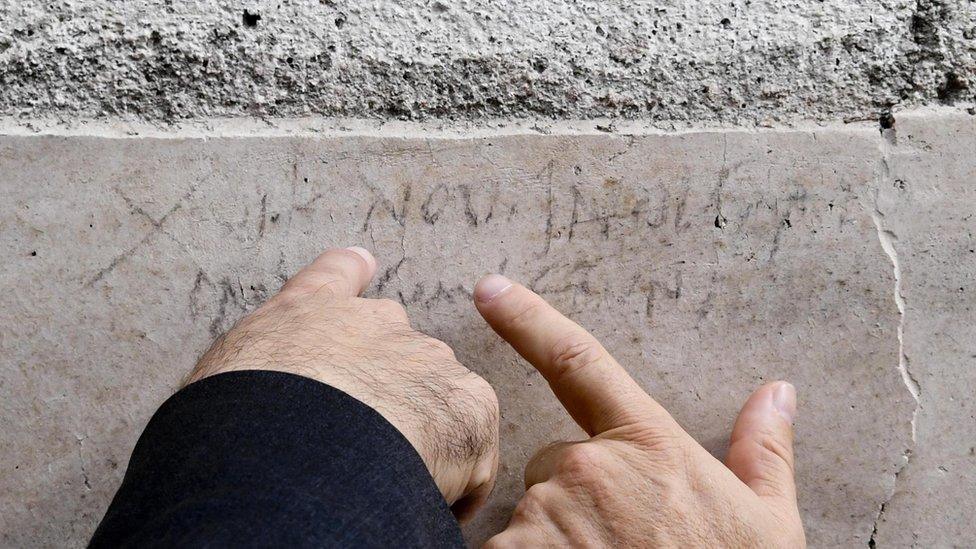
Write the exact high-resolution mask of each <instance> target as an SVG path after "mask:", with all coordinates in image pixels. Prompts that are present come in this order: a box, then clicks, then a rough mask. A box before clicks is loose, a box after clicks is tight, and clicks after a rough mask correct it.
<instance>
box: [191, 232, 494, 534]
mask: <svg viewBox="0 0 976 549" xmlns="http://www.w3.org/2000/svg"><path fill="white" fill-rule="evenodd" d="M375 272H376V260H375V259H374V258H373V256H372V255H370V253H369V252H367V251H366V250H364V249H362V248H346V249H332V250H328V251H326V252H325V253H323V254H322V255H320V256H319V257H318V258H317V259H315V261H313V262H312V263H311V264H310V265H308V266H306V267H305V268H303V269H302V270H301V271H299V272H298V274H296V275H295V276H294V277H292V278H291V279H290V280H289V281H288V282H287V283H286V284H285V286H284V287H283V288H282V289H281V291H280V292H279V293H278V294H277V295H275V296H274V297H272V298H271V299H269V300H268V301H267V302H266V303H264V305H262V306H261V307H260V308H259V309H257V310H256V311H254V312H253V313H251V314H250V315H248V316H247V317H245V318H244V319H243V320H241V321H240V322H238V323H237V325H235V326H234V327H233V328H231V330H230V331H228V332H227V333H226V334H224V335H222V336H221V337H219V338H218V339H217V340H216V341H215V342H214V343H213V345H212V346H211V347H210V349H209V350H208V351H207V352H206V354H204V355H203V357H202V358H201V359H200V361H199V362H198V363H197V365H196V367H195V368H194V370H193V372H192V373H191V374H190V376H189V378H188V380H187V383H188V384H189V383H192V382H194V381H197V380H200V379H202V378H205V377H207V376H211V375H215V374H219V373H224V372H231V371H237V370H277V371H282V372H288V373H292V374H297V375H300V376H305V377H308V378H311V379H314V380H317V381H321V382H323V383H326V384H328V385H331V386H332V387H335V388H336V389H339V390H341V391H343V392H345V393H347V394H349V395H350V396H352V397H355V398H356V399H358V400H359V401H361V402H363V403H364V404H366V405H368V406H370V407H371V408H373V409H375V410H376V411H377V412H379V413H380V414H382V415H383V417H384V418H386V419H387V421H389V422H390V423H392V424H393V425H394V426H395V427H396V428H397V429H398V430H399V431H400V432H401V433H403V435H404V436H405V437H406V438H407V440H409V441H410V443H411V444H412V445H413V447H414V448H415V449H416V450H417V452H419V453H420V456H421V457H422V458H423V460H424V463H425V464H426V465H427V468H428V469H429V470H430V472H431V475H432V476H433V478H434V481H435V482H436V483H437V486H438V488H440V490H441V493H442V494H443V495H444V498H445V499H446V500H447V501H448V503H450V504H452V506H453V507H452V509H453V510H454V511H455V514H456V515H457V516H458V517H459V518H462V519H463V518H467V517H468V516H470V514H471V513H472V512H473V511H474V510H475V509H476V508H477V507H478V506H479V505H480V504H481V503H483V501H484V500H485V499H486V498H487V496H488V494H489V493H490V492H491V487H492V484H493V483H494V478H495V471H496V469H497V465H498V401H497V399H496V397H495V392H494V391H493V390H492V388H491V386H490V385H488V383H487V382H486V381H485V380H483V379H482V378H480V377H479V376H478V375H476V374H474V373H473V372H471V371H469V370H468V369H467V368H465V367H464V366H462V365H461V364H460V363H458V361H457V359H456V358H455V357H454V352H453V351H451V349H450V347H448V346H447V345H446V344H444V343H442V342H441V341H438V340H436V339H433V338H431V337H428V336H426V335H424V334H422V333H420V332H418V331H416V330H414V329H412V328H411V327H410V323H409V320H408V318H407V314H406V312H405V311H404V309H403V307H402V306H400V304H399V303H396V302H395V301H391V300H388V299H363V298H360V297H357V296H358V295H359V294H360V293H362V291H363V290H365V289H366V287H367V286H368V285H369V282H370V280H371V279H372V278H373V275H374V274H375Z"/></svg>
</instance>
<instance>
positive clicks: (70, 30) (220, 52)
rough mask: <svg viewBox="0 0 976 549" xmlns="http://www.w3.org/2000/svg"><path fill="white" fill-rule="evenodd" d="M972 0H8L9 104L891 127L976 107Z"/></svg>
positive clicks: (2, 46)
mask: <svg viewBox="0 0 976 549" xmlns="http://www.w3.org/2000/svg"><path fill="white" fill-rule="evenodd" d="M974 75H976V3H974V2H972V1H971V0H863V1H852V0H821V1H818V2H807V1H802V0H745V1H742V0H732V1H728V0H701V1H694V2H692V1H670V2H669V1H663V2H649V1H646V0H637V1H631V2H606V1H597V0H585V1H578V0H526V1H513V0H504V1H489V0H402V1H398V2H390V1H388V0H367V1H353V0H300V1H288V0H285V1H280V0H275V1H269V0H250V1H246V2H229V1H226V0H193V1H186V2H169V1H166V2H162V1H159V0H155V1H150V0H136V1H132V2H124V3H122V2H116V1H111V0H85V1H82V0H44V1H41V0H0V115H7V116H20V117H23V118H24V119H29V118H32V117H56V118H60V119H62V120H73V119H74V118H76V117H78V116H86V117H91V116H96V117H97V116H122V117H129V118H134V119H139V120H150V121H155V122H172V121H178V120H181V119H186V118H199V117H203V116H237V115H241V114H247V115H259V116H278V117H291V116H306V115H315V114H317V115H327V116H339V117H350V116H351V117H363V118H380V119H388V118H394V119H429V118H432V117H434V118H447V119H470V120H481V119H484V118H485V117H511V116H515V117H526V116H529V117H542V118H547V117H552V118H561V119H566V118H593V117H622V118H641V119H644V120H649V121H652V122H653V123H654V124H656V125H658V126H663V127H670V126H694V125H697V124H703V123H704V124H708V125H716V124H723V125H724V124H746V125H765V124H770V123H777V122H789V121H791V120H794V119H816V120H826V119H830V120H840V119H852V118H853V119H861V118H872V119H876V118H877V116H878V113H879V111H881V110H883V109H887V108H890V107H892V106H899V107H908V106H913V105H932V104H940V103H941V104H953V103H960V102H973V101H974V100H976V76H974Z"/></svg>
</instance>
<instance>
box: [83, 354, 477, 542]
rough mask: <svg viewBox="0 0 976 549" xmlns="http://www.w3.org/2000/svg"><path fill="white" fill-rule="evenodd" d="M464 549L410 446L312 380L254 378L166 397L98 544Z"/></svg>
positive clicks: (228, 379) (255, 374)
mask: <svg viewBox="0 0 976 549" xmlns="http://www.w3.org/2000/svg"><path fill="white" fill-rule="evenodd" d="M146 545H150V546H191V547H192V546H203V545H207V546H213V547H226V546H247V547H253V546H289V547H313V546H314V547H323V546H355V547H363V546H368V547H370V546H375V547H417V546H424V547H443V546H451V547H458V546H462V545H463V540H462V537H461V533H460V530H459V528H458V525H457V522H456V521H455V520H454V517H453V515H452V514H451V512H450V509H449V508H448V505H447V503H446V502H445V501H444V498H443V497H442V496H441V494H440V492H439V491H438V489H437V486H436V485H435V484H434V480H433V478H431V476H430V473H429V472H428V470H427V467H426V466H425V465H424V463H423V461H422V460H421V458H420V455H419V454H417V452H416V450H414V448H413V446H412V445H411V444H410V443H409V442H408V441H407V440H406V438H404V437H403V435H401V434H400V432H399V431H397V429H396V428H395V427H393V425H391V424H390V423H389V422H388V421H386V419H384V418H383V416H381V415H380V414H379V413H377V412H376V411H375V410H373V409H372V408H370V407H368V406H366V405H365V404H363V403H361V402H359V401H358V400H356V399H354V398H352V397H350V396H349V395H347V394H345V393H343V392H341V391H339V390H337V389H334V388H332V387H329V386H328V385H325V384H323V383H319V382H317V381H313V380H311V379H308V378H305V377H300V376H296V375H291V374H285V373H281V372H267V371H244V372H233V373H226V374H220V375H216V376H212V377H209V378H206V379H204V380H202V381H198V382H196V383H193V384H191V385H189V386H188V387H186V388H185V389H183V390H181V391H179V392H178V393H176V394H175V395H173V396H172V397H171V398H170V399H169V400H167V401H166V402H165V403H164V404H163V405H162V406H161V407H160V408H159V410H158V411H157V412H156V414H155V415H154V416H153V418H152V419H151V420H150V421H149V424H148V425H147V426H146V430H145V431H144V432H143V433H142V436H141V437H140V438H139V442H138V443H137V444H136V447H135V450H134V451H133V452H132V458H131V459H130V461H129V467H128V470H127V471H126V473H125V478H124V479H123V482H122V486H121V487H120V488H119V491H118V493H117V494H116V495H115V499H114V500H113V501H112V504H111V505H110V506H109V508H108V511H107V512H106V513H105V517H104V518H103V519H102V522H101V524H100V525H99V526H98V530H97V531H96V532H95V535H94V537H93V538H92V540H91V547H118V546H139V547H142V546H146Z"/></svg>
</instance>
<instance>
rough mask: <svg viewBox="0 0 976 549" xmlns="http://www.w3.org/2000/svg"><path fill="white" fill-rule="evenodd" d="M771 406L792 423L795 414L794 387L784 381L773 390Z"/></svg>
mask: <svg viewBox="0 0 976 549" xmlns="http://www.w3.org/2000/svg"><path fill="white" fill-rule="evenodd" d="M773 407H774V408H776V411H777V412H779V415H781V416H783V418H784V419H786V421H789V422H790V423H793V417H794V416H795V415H796V388H795V387H793V385H791V384H790V383H787V382H785V381H783V382H781V383H780V384H779V385H777V386H776V389H775V390H774V391H773Z"/></svg>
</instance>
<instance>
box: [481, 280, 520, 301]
mask: <svg viewBox="0 0 976 549" xmlns="http://www.w3.org/2000/svg"><path fill="white" fill-rule="evenodd" d="M511 287H512V281H511V280H509V279H507V278H505V277H504V276H502V275H497V274H490V275H488V276H485V277H483V278H482V279H481V280H479V281H478V283H477V284H475V286H474V298H475V299H476V300H477V301H478V302H479V303H489V302H491V300H492V299H495V298H496V297H498V296H500V295H501V294H502V293H504V292H505V290H507V289H509V288H511Z"/></svg>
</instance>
